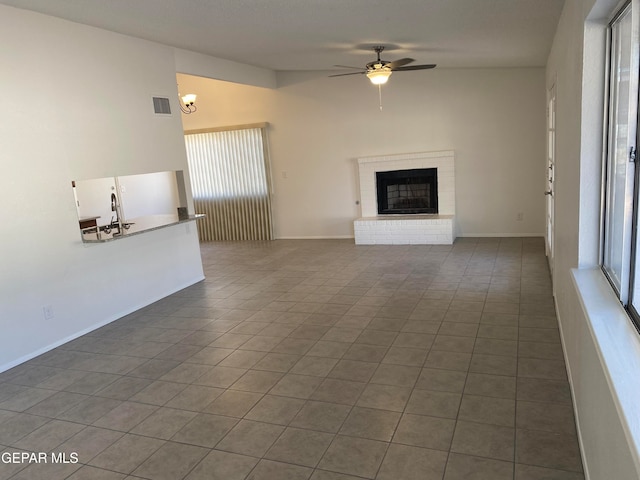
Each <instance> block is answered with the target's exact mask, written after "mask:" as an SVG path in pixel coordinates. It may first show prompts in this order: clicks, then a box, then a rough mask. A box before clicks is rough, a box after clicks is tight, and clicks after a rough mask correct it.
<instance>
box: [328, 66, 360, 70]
mask: <svg viewBox="0 0 640 480" xmlns="http://www.w3.org/2000/svg"><path fill="white" fill-rule="evenodd" d="M334 67H338V68H352V69H353V70H362V67H351V66H349V65H334Z"/></svg>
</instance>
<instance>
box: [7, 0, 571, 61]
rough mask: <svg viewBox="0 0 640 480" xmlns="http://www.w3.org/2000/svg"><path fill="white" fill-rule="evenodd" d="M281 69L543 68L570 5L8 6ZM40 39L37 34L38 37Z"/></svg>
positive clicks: (137, 1) (533, 1)
mask: <svg viewBox="0 0 640 480" xmlns="http://www.w3.org/2000/svg"><path fill="white" fill-rule="evenodd" d="M0 3H3V4H6V5H11V6H15V7H18V8H24V9H28V10H34V11H37V12H41V13H45V14H48V15H53V16H56V17H61V18H65V19H68V20H72V21H74V22H78V23H84V24H87V25H93V26H96V27H100V28H104V29H107V30H112V31H115V32H119V33H124V34H127V35H131V36H134V37H140V38H144V39H148V40H152V41H155V42H159V43H163V44H166V45H171V46H175V47H179V48H183V49H187V50H192V51H195V52H200V53H204V54H209V55H213V56H215V57H219V58H224V59H228V60H234V61H237V62H241V63H246V64H249V65H254V66H259V67H265V68H269V69H273V70H327V69H332V68H333V67H332V66H333V65H335V64H341V65H353V66H357V67H360V66H364V64H365V63H367V62H368V61H371V60H373V59H375V54H374V53H373V52H372V50H370V47H371V46H372V45H377V44H381V45H386V46H387V50H388V51H386V52H385V54H383V55H382V58H383V59H384V60H395V59H397V58H402V57H412V58H415V59H416V63H437V64H438V66H440V67H527V66H543V65H545V63H546V59H547V55H548V54H549V49H550V46H551V42H552V40H553V34H554V32H555V29H556V25H557V23H558V18H559V16H560V12H561V10H562V6H563V3H564V0H0ZM34 35H37V32H34Z"/></svg>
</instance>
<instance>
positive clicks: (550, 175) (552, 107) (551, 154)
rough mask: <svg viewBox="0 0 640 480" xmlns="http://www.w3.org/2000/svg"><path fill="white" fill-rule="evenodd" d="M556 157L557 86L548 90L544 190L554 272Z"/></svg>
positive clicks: (547, 244)
mask: <svg viewBox="0 0 640 480" xmlns="http://www.w3.org/2000/svg"><path fill="white" fill-rule="evenodd" d="M555 157H556V87H555V85H553V86H552V87H551V88H550V89H549V91H548V92H547V185H546V187H547V188H546V190H545V192H544V194H545V196H546V199H547V215H546V229H545V230H546V233H545V247H546V253H547V260H548V261H549V268H550V269H551V273H553V249H554V239H553V234H554V218H553V217H554V208H555V205H554V195H555V185H554V180H555Z"/></svg>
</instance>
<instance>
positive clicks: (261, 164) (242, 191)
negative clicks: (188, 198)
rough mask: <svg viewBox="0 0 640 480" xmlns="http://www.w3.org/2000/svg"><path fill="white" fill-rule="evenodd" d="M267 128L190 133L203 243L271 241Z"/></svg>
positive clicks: (190, 158)
mask: <svg viewBox="0 0 640 480" xmlns="http://www.w3.org/2000/svg"><path fill="white" fill-rule="evenodd" d="M266 127H267V125H266V124H253V125H244V126H240V127H229V128H222V129H209V130H206V131H202V130H198V131H194V132H186V135H185V145H186V149H187V160H188V163H189V174H190V179H191V189H192V191H193V203H194V206H195V208H196V211H197V212H198V213H204V214H206V218H205V219H204V220H203V221H200V222H198V233H199V235H200V240H201V241H203V242H204V241H218V240H271V239H272V238H273V226H272V215H271V186H270V185H271V184H270V177H271V170H270V166H269V155H268V148H267V132H266Z"/></svg>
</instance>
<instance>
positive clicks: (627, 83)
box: [602, 0, 640, 319]
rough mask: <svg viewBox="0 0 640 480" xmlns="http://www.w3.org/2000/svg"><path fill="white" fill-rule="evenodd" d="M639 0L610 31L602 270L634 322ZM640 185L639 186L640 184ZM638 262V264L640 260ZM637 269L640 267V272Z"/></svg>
mask: <svg viewBox="0 0 640 480" xmlns="http://www.w3.org/2000/svg"><path fill="white" fill-rule="evenodd" d="M638 1H640V0H632V1H631V2H629V3H628V4H626V5H625V7H623V8H622V10H621V11H620V12H619V13H618V14H617V15H616V17H615V18H614V19H613V21H612V22H611V25H610V29H609V33H610V35H609V45H610V49H609V72H608V73H609V75H608V80H609V81H608V122H607V142H606V151H605V168H604V176H605V188H604V215H603V230H604V234H603V248H602V267H603V270H604V272H605V274H606V275H607V277H608V278H609V281H610V282H611V285H612V286H613V288H614V289H615V291H616V293H617V294H618V297H619V299H620V301H621V302H622V304H623V305H624V306H625V307H627V308H628V310H629V312H630V313H631V315H632V317H635V318H636V319H638V315H637V312H638V311H640V254H639V252H640V251H639V250H638V246H640V243H638V238H637V236H636V235H635V233H634V232H635V231H636V230H637V229H636V225H637V218H636V217H637V214H636V212H635V210H637V208H636V206H637V205H638V200H637V197H638V193H637V189H635V188H634V187H635V185H636V184H637V183H638V182H637V180H636V168H635V157H636V155H635V152H636V144H637V141H636V139H637V130H638V129H637V125H638V118H637V113H638V51H639V48H638V47H639V38H638V18H637V17H638V5H637V3H638ZM638 184H639V185H640V183H638ZM636 259H637V260H636ZM636 265H639V267H638V268H636Z"/></svg>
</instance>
